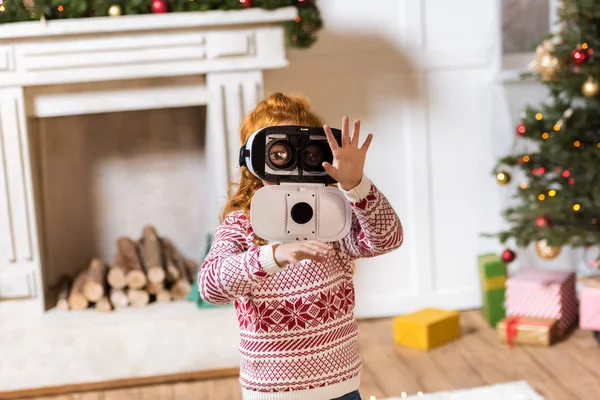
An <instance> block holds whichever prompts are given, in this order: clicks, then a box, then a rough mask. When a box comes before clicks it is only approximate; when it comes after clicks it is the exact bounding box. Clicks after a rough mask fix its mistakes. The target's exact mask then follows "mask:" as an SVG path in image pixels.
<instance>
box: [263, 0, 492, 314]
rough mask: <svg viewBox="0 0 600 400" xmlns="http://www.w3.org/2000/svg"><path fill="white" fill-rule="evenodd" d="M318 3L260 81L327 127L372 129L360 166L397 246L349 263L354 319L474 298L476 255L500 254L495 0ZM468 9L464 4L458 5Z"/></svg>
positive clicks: (458, 304)
mask: <svg viewBox="0 0 600 400" xmlns="http://www.w3.org/2000/svg"><path fill="white" fill-rule="evenodd" d="M376 3H377V4H376V5H374V4H372V5H371V6H368V5H367V4H366V2H364V1H359V0H327V1H320V2H319V6H320V9H321V11H322V14H323V19H324V22H325V26H326V28H325V29H324V31H322V32H321V34H320V37H319V41H318V43H317V44H316V45H315V46H314V47H313V48H311V49H309V50H301V51H300V50H299V51H293V52H291V53H290V55H289V58H290V61H291V66H290V67H289V68H287V69H284V70H280V71H275V72H270V73H267V74H266V76H265V89H266V91H267V92H268V93H270V92H273V91H298V92H301V93H304V94H306V95H308V96H309V97H310V98H311V99H312V101H313V104H314V106H315V108H316V109H317V110H318V111H319V112H320V113H322V114H323V115H324V116H325V118H326V119H327V120H328V121H329V122H330V123H332V124H339V121H340V119H341V117H342V116H343V115H349V116H350V117H351V118H360V119H362V121H363V127H364V128H363V129H364V130H365V133H366V132H367V131H370V132H373V133H374V135H375V138H374V142H373V145H372V147H371V150H370V154H369V156H368V159H367V167H366V169H367V171H366V173H367V174H368V175H369V176H370V177H371V178H372V179H373V180H374V182H375V183H376V184H377V185H378V187H379V188H380V189H381V190H382V191H383V192H384V193H385V194H386V196H387V197H388V198H389V199H390V201H391V203H392V205H393V206H394V207H395V208H396V210H397V212H398V213H399V215H400V217H401V218H402V221H403V224H404V229H405V244H404V246H403V247H402V248H401V249H400V250H398V251H395V252H393V253H391V254H388V255H385V256H382V257H379V258H376V259H371V260H361V261H360V262H359V263H358V266H357V275H356V290H357V309H356V314H357V316H358V317H374V316H383V315H394V314H397V313H402V312H409V311H412V310H414V309H417V308H420V307H424V306H441V307H454V308H460V309H465V308H472V307H477V306H479V304H480V296H479V285H478V276H477V265H476V257H477V255H478V254H479V253H482V252H484V251H489V250H497V249H498V247H497V245H496V243H495V242H494V241H490V240H484V239H482V238H480V237H479V234H480V233H481V232H484V231H493V230H495V229H497V227H498V226H499V223H500V219H499V217H498V206H499V204H498V200H497V197H498V194H497V191H498V187H497V185H496V183H495V181H494V179H493V177H492V176H491V175H490V171H491V169H492V167H493V165H494V163H495V159H496V152H495V149H494V147H495V146H496V145H497V144H496V142H495V140H494V135H495V132H494V131H493V129H492V127H493V118H492V117H493V115H494V110H493V109H492V108H491V104H492V99H493V93H494V91H493V90H494V74H493V68H492V60H493V54H494V53H493V52H494V50H495V48H494V46H495V41H496V36H497V34H496V32H497V25H496V24H497V18H498V15H497V12H496V6H495V4H494V2H493V1H481V0H456V1H452V2H448V1H446V0H379V1H377V2H376ZM465 10H468V12H466V11H465Z"/></svg>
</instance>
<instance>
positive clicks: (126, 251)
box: [57, 225, 197, 312]
mask: <svg viewBox="0 0 600 400" xmlns="http://www.w3.org/2000/svg"><path fill="white" fill-rule="evenodd" d="M196 269H197V264H196V263H195V262H194V261H192V260H188V259H186V258H185V257H184V256H183V255H182V254H181V253H180V252H179V251H178V249H177V248H176V247H175V245H174V244H173V243H172V242H171V241H170V240H169V239H167V238H165V237H160V236H158V234H157V232H156V229H155V228H154V227H153V226H150V225H149V226H146V227H144V229H143V231H142V237H141V238H140V239H139V240H137V241H134V240H132V239H130V238H129V237H126V236H121V237H119V238H118V239H117V252H116V256H115V259H114V262H113V263H112V264H111V265H107V264H106V263H105V262H104V261H102V260H101V259H99V258H94V259H92V261H91V262H90V264H89V266H88V267H87V268H85V269H84V270H82V271H80V272H79V273H78V274H77V276H76V277H75V279H70V278H66V277H63V278H61V280H60V282H59V285H58V286H59V294H58V302H57V308H59V309H63V310H84V309H87V308H89V307H94V308H96V309H97V310H98V311H103V312H107V311H112V310H114V309H119V308H126V307H144V306H146V305H148V304H149V303H150V302H153V301H156V302H170V301H177V300H184V299H185V298H186V296H187V295H188V293H189V291H190V290H191V287H192V283H193V281H194V279H195V274H196Z"/></svg>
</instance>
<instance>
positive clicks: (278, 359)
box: [198, 93, 403, 400]
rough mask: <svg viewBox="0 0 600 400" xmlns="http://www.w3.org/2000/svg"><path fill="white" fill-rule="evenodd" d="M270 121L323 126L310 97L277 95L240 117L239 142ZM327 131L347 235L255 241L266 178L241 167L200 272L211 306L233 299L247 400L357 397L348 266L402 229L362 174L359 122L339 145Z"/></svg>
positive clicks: (392, 241)
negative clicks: (254, 219)
mask: <svg viewBox="0 0 600 400" xmlns="http://www.w3.org/2000/svg"><path fill="white" fill-rule="evenodd" d="M274 125H302V126H311V127H317V126H323V121H322V119H321V118H320V117H319V116H318V115H316V114H315V113H314V112H313V111H312V110H311V109H310V107H309V104H308V101H307V100H305V99H303V98H300V97H297V96H286V95H284V94H281V93H276V94H273V95H271V96H270V97H269V98H267V99H266V100H263V101H262V102H260V103H259V104H258V106H257V107H256V108H255V109H254V110H253V111H252V112H251V113H250V114H249V115H248V116H247V117H246V118H245V119H244V121H243V123H242V126H241V130H240V139H241V143H242V144H244V143H245V142H246V140H247V139H248V137H249V136H250V135H251V134H252V133H253V132H255V131H256V130H258V129H260V128H263V127H266V126H274ZM324 129H325V131H326V133H327V139H328V142H329V144H330V146H331V148H332V151H333V154H334V160H333V162H332V163H331V164H329V163H324V165H323V167H324V168H325V169H326V171H327V173H328V174H329V175H331V176H332V177H333V178H334V179H336V181H337V182H338V187H339V188H340V189H341V190H342V192H343V193H344V194H345V196H346V198H347V200H348V202H349V204H350V206H351V207H352V210H353V216H352V229H351V232H350V233H349V234H348V235H347V236H346V237H345V238H344V239H342V240H340V241H339V242H337V243H323V242H319V241H302V242H293V243H284V244H278V243H267V242H265V241H264V240H263V239H261V238H258V237H257V236H256V235H255V234H254V232H253V230H252V226H251V224H250V220H249V210H250V201H251V199H252V196H253V194H254V193H255V192H256V191H257V190H258V189H259V188H261V187H262V186H263V184H267V183H268V182H262V181H261V180H260V179H258V178H256V177H255V176H254V175H252V174H251V173H250V172H249V171H248V170H247V169H246V168H245V167H242V168H241V180H240V183H239V187H238V189H237V192H236V193H235V194H234V195H233V196H232V197H231V198H230V199H229V201H228V202H227V204H226V205H225V208H224V210H223V222H222V223H221V225H220V226H219V227H218V228H217V231H216V234H215V238H214V241H213V244H212V246H211V248H210V251H209V253H208V255H207V258H206V260H205V261H204V263H203V264H202V266H201V267H200V271H199V274H198V287H199V291H200V295H201V297H202V298H203V299H204V300H205V301H207V302H209V303H213V304H228V303H230V302H231V301H234V304H235V309H236V312H237V318H238V322H239V327H240V346H239V350H240V353H241V365H240V383H241V386H242V393H243V398H244V399H248V400H255V399H256V400H275V399H277V400H279V399H281V400H312V399H315V400H329V399H344V400H357V399H360V395H359V393H358V387H359V381H360V368H361V360H360V358H359V355H358V347H357V335H358V327H357V324H356V321H355V319H354V285H353V280H352V278H353V261H354V260H356V259H358V258H364V257H374V256H377V255H380V254H384V253H387V252H389V251H392V250H394V249H397V248H398V247H400V245H401V244H402V240H403V232H402V225H401V223H400V220H399V218H398V216H397V215H396V212H395V211H394V210H393V208H392V206H391V205H390V203H389V202H388V201H387V199H386V198H385V197H384V196H383V194H382V193H381V192H379V191H378V190H377V188H376V187H375V186H374V185H373V184H372V183H371V181H370V180H369V179H368V178H367V177H365V176H364V175H363V166H364V162H365V157H366V152H367V149H368V147H369V145H370V143H371V139H372V135H369V136H368V138H367V139H366V140H365V143H364V144H363V146H362V147H359V146H358V141H359V129H360V122H358V121H356V122H355V123H354V130H353V132H352V136H350V132H349V126H348V118H347V117H344V119H343V121H342V145H341V146H338V145H337V142H336V141H335V139H334V138H333V135H332V133H331V130H330V129H329V127H328V126H326V125H325V126H324Z"/></svg>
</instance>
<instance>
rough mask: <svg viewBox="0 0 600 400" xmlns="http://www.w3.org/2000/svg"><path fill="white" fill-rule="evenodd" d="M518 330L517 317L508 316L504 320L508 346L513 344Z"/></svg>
mask: <svg viewBox="0 0 600 400" xmlns="http://www.w3.org/2000/svg"><path fill="white" fill-rule="evenodd" d="M518 330H519V317H510V318H508V321H506V341H507V342H508V346H509V347H511V348H512V347H513V346H514V340H515V336H517V331H518Z"/></svg>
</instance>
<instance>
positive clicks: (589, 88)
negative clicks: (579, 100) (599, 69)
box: [581, 76, 600, 97]
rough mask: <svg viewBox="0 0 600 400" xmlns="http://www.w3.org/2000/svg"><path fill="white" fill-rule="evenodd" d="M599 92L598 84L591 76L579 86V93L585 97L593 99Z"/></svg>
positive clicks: (599, 85)
mask: <svg viewBox="0 0 600 400" xmlns="http://www.w3.org/2000/svg"><path fill="white" fill-rule="evenodd" d="M598 92H600V84H598V81H596V80H595V79H594V78H592V77H591V76H590V77H589V78H587V80H586V81H585V82H584V83H583V85H582V86H581V93H583V94H584V95H585V96H587V97H594V96H595V95H597V94H598Z"/></svg>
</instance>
